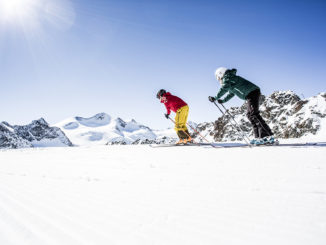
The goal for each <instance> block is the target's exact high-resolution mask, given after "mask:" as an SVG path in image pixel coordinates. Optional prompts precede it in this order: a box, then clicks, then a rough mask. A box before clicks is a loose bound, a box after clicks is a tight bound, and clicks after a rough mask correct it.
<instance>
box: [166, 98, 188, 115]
mask: <svg viewBox="0 0 326 245" xmlns="http://www.w3.org/2000/svg"><path fill="white" fill-rule="evenodd" d="M161 103H164V105H165V107H166V110H167V113H168V114H169V115H170V113H171V110H172V111H174V112H177V110H179V109H180V108H181V107H183V106H186V105H187V103H186V102H184V101H183V100H182V99H180V98H179V97H177V96H174V95H172V94H171V93H169V92H167V93H166V94H164V96H162V98H161Z"/></svg>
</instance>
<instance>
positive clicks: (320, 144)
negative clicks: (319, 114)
mask: <svg viewBox="0 0 326 245" xmlns="http://www.w3.org/2000/svg"><path fill="white" fill-rule="evenodd" d="M212 145H214V146H215V148H237V147H244V148H249V146H248V145H247V144H241V143H212ZM273 146H274V147H309V146H312V147H326V142H307V143H283V144H282V143H278V144H262V145H251V147H252V148H257V147H273Z"/></svg>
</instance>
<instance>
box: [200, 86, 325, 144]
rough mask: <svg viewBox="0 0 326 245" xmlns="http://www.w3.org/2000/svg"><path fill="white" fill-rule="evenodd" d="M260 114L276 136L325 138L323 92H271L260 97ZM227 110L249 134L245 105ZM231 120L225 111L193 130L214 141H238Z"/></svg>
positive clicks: (250, 129) (250, 128)
mask: <svg viewBox="0 0 326 245" xmlns="http://www.w3.org/2000/svg"><path fill="white" fill-rule="evenodd" d="M260 110H261V115H262V116H263V118H264V119H265V120H266V122H267V124H268V125H269V126H270V127H271V129H272V131H273V132H274V134H275V136H276V137H277V138H283V139H288V138H300V137H303V136H308V135H315V136H316V135H317V136H320V137H322V138H323V139H325V137H326V93H325V92H323V93H320V94H318V95H317V96H314V97H311V98H309V99H303V100H302V99H300V97H299V96H298V95H296V94H295V93H294V92H292V91H278V92H274V93H273V94H271V95H270V96H268V97H265V96H262V97H261V105H260ZM229 112H230V114H231V115H232V116H234V118H235V121H236V122H237V123H238V124H239V125H241V128H242V130H243V131H244V132H245V133H246V134H247V135H250V137H252V135H253V134H252V127H251V124H250V122H249V121H248V119H247V116H246V113H247V104H246V103H244V104H243V105H242V106H241V107H232V108H230V109H229ZM232 123H233V124H235V123H234V122H233V120H232V119H231V117H230V115H228V114H227V113H226V114H225V115H224V116H221V117H220V118H218V119H217V120H216V121H215V122H210V123H207V122H206V123H201V124H199V125H198V126H197V129H198V130H199V131H200V132H201V133H202V134H203V135H206V136H207V138H209V139H210V140H214V141H234V140H241V139H242V137H241V136H240V135H239V133H238V132H237V131H236V130H235V129H234V127H233V126H232Z"/></svg>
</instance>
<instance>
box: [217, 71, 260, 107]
mask: <svg viewBox="0 0 326 245" xmlns="http://www.w3.org/2000/svg"><path fill="white" fill-rule="evenodd" d="M236 73H237V70H236V69H232V70H227V71H226V72H225V74H224V76H223V78H222V87H221V88H220V90H219V91H218V93H217V95H216V97H215V98H216V100H218V99H220V98H221V97H222V96H223V95H224V94H225V93H227V92H229V93H228V94H227V96H226V97H225V98H224V99H223V100H222V102H223V103H225V102H227V101H229V100H230V99H231V98H232V97H233V96H234V95H237V96H238V97H239V98H240V99H243V100H246V99H247V96H248V94H250V93H251V92H252V91H254V90H257V89H259V87H258V86H256V85H255V84H253V83H252V82H249V81H248V80H246V79H244V78H242V77H240V76H237V75H236Z"/></svg>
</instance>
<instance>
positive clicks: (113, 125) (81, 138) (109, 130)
mask: <svg viewBox="0 0 326 245" xmlns="http://www.w3.org/2000/svg"><path fill="white" fill-rule="evenodd" d="M55 126H57V127H59V128H60V129H61V130H62V131H64V132H65V134H66V135H67V136H68V137H69V139H70V140H71V141H72V143H73V144H75V145H105V144H109V145H114V144H146V143H155V142H157V143H161V142H170V141H173V140H175V139H173V138H171V137H169V136H170V135H171V134H170V133H167V135H164V134H161V133H160V132H159V131H153V130H152V129H150V128H149V127H147V126H144V125H142V124H139V123H137V122H136V121H135V120H134V119H132V120H130V121H124V120H123V119H121V118H115V119H113V118H112V117H111V116H110V115H108V114H106V113H99V114H96V115H95V116H93V117H89V118H83V117H72V118H68V119H66V120H64V121H62V122H60V123H57V124H55Z"/></svg>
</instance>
